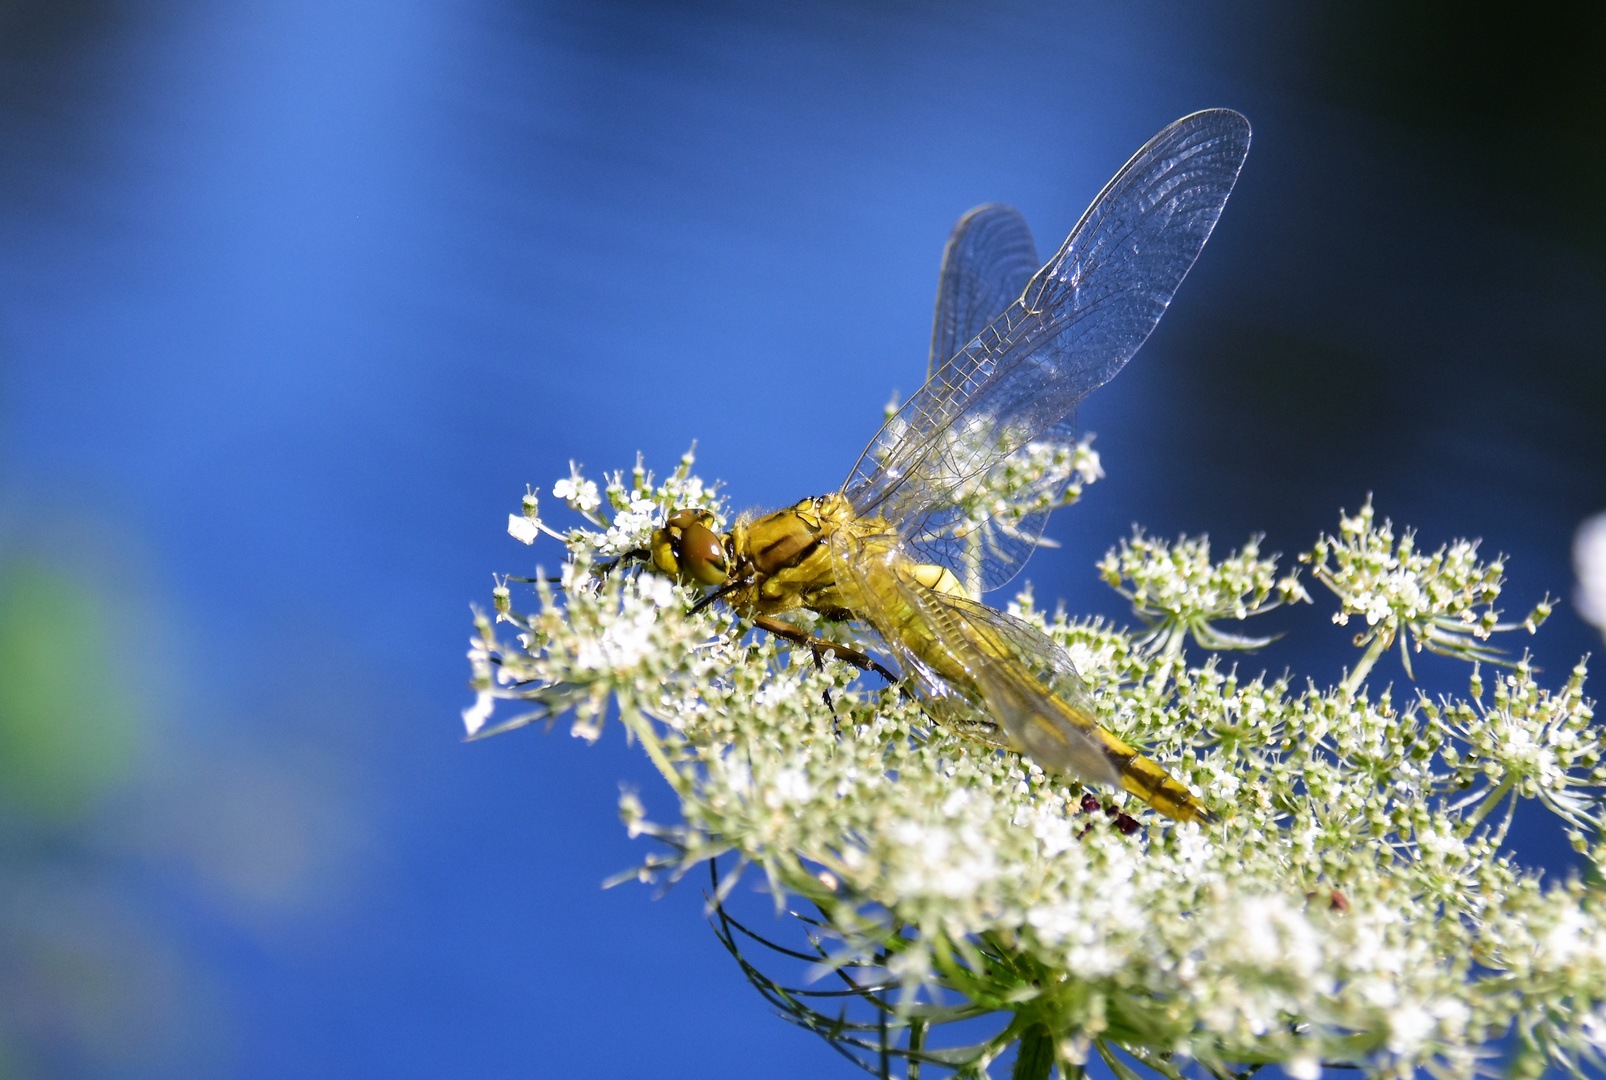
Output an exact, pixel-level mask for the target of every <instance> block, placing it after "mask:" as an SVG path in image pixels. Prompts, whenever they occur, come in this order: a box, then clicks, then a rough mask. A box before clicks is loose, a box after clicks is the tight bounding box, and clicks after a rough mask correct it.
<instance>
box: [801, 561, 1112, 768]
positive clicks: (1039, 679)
mask: <svg viewBox="0 0 1606 1080" xmlns="http://www.w3.org/2000/svg"><path fill="white" fill-rule="evenodd" d="M831 552H832V562H833V569H834V571H835V573H836V578H837V582H838V585H839V587H840V586H841V585H843V584H847V585H848V586H849V591H850V592H851V593H853V594H855V595H854V611H855V614H857V615H858V616H859V617H860V618H861V619H863V620H865V621H866V622H868V623H869V624H870V626H871V627H872V628H873V629H874V630H875V631H876V633H877V634H878V635H879V636H880V637H881V639H882V640H883V641H884V642H885V643H886V645H887V648H888V650H889V651H890V652H891V653H892V654H893V655H894V656H895V657H896V658H897V660H898V663H899V666H900V667H902V669H903V673H904V676H905V679H906V682H907V684H908V685H909V686H910V687H911V688H912V689H913V690H914V691H915V692H916V693H917V694H919V695H920V697H921V698H922V699H923V700H924V701H925V702H926V703H927V705H928V707H929V708H930V709H931V711H932V712H933V713H934V714H935V715H936V716H937V717H938V718H939V719H942V720H945V721H950V722H951V721H952V719H953V718H955V717H959V718H961V719H962V720H963V719H964V718H967V717H969V716H971V715H973V714H972V713H971V710H979V711H980V713H981V716H980V717H979V718H978V719H979V721H980V722H981V723H982V724H986V725H996V726H997V728H998V729H999V730H1000V731H1001V732H1002V734H1003V736H1004V739H1003V740H1001V741H1003V742H1005V743H1007V745H1010V746H1012V747H1013V748H1014V749H1016V750H1020V751H1022V752H1024V753H1027V754H1029V755H1031V757H1032V758H1033V760H1035V761H1036V762H1037V763H1038V764H1040V765H1042V766H1043V767H1044V768H1045V769H1048V770H1051V771H1054V772H1060V773H1065V774H1068V775H1070V776H1073V777H1075V778H1077V779H1080V780H1085V781H1087V782H1089V783H1094V784H1106V785H1111V786H1116V785H1118V784H1119V783H1120V774H1119V772H1118V770H1117V769H1116V767H1115V765H1114V764H1113V763H1112V762H1111V761H1110V759H1109V758H1108V757H1107V756H1106V755H1105V753H1104V750H1103V746H1102V744H1101V742H1100V741H1099V740H1098V738H1097V737H1096V736H1095V735H1094V733H1093V729H1094V728H1096V721H1095V720H1094V718H1093V713H1092V708H1091V703H1090V702H1089V700H1088V698H1087V692H1086V689H1085V687H1084V686H1083V685H1082V682H1081V680H1080V678H1078V677H1077V675H1076V670H1075V668H1074V667H1073V666H1072V665H1071V661H1070V658H1069V657H1068V656H1066V655H1065V652H1064V650H1063V649H1060V648H1059V647H1058V646H1057V645H1055V644H1054V643H1053V642H1052V641H1050V640H1049V639H1048V638H1046V637H1045V636H1043V635H1042V634H1040V633H1038V632H1037V631H1036V630H1034V629H1033V628H1032V627H1030V626H1028V625H1026V624H1025V623H1023V622H1021V621H1020V620H1018V619H1013V618H1011V617H1010V616H1008V615H1005V614H1004V613H1003V612H999V611H994V610H993V609H991V608H989V607H987V606H985V605H983V604H980V603H977V602H975V601H973V600H968V599H966V598H964V597H960V596H955V595H952V594H949V593H940V592H937V591H935V590H933V589H929V588H926V587H924V586H922V585H920V584H918V583H917V582H916V581H915V580H914V579H913V577H912V575H911V571H912V570H913V568H914V565H915V564H914V563H913V562H911V561H910V559H909V556H908V554H907V552H906V551H905V550H904V549H903V548H902V547H901V545H900V544H899V543H898V540H897V538H896V537H894V536H891V535H890V534H889V535H885V536H880V537H869V538H866V537H856V536H852V535H850V534H849V532H848V531H847V530H839V531H838V532H837V533H836V534H835V535H834V536H833V537H832V541H831ZM1056 692H1058V693H1059V694H1060V695H1061V697H1060V700H1059V701H1056V700H1055V694H1056ZM994 741H1000V740H994Z"/></svg>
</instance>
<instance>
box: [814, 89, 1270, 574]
mask: <svg viewBox="0 0 1606 1080" xmlns="http://www.w3.org/2000/svg"><path fill="white" fill-rule="evenodd" d="M1248 150H1249V123H1248V121H1246V120H1245V119H1244V118H1243V117H1242V116H1240V115H1239V114H1237V113H1235V112H1232V111H1231V110H1228V109H1212V110H1209V111H1206V112H1200V113H1194V114H1193V115H1192V116H1185V117H1183V118H1182V119H1181V120H1178V121H1177V122H1175V123H1174V124H1171V125H1170V126H1168V127H1167V128H1165V129H1164V130H1163V131H1161V132H1160V133H1159V134H1158V135H1156V136H1155V137H1154V138H1153V139H1151V140H1150V141H1149V142H1148V144H1147V145H1145V146H1144V147H1143V149H1141V150H1139V151H1138V152H1137V154H1136V155H1134V156H1133V158H1132V160H1130V161H1128V162H1127V163H1126V164H1125V165H1124V166H1122V168H1121V170H1120V171H1119V172H1118V173H1116V175H1115V178H1114V179H1112V180H1111V181H1110V183H1109V184H1108V185H1107V186H1106V187H1105V189H1104V191H1103V192H1101V193H1100V194H1099V197H1098V198H1097V199H1095V200H1094V201H1093V205H1092V206H1091V207H1089V208H1088V211H1087V213H1086V214H1084V215H1083V216H1082V220H1081V221H1080V222H1079V223H1078V224H1077V226H1076V228H1075V229H1074V230H1072V232H1071V235H1070V236H1069V237H1068V238H1067V239H1066V241H1065V243H1064V245H1063V246H1062V247H1061V248H1060V250H1059V252H1058V253H1057V254H1056V255H1055V256H1054V257H1053V258H1052V259H1050V260H1049V262H1048V264H1047V265H1045V266H1044V267H1043V268H1042V269H1041V270H1039V271H1038V272H1037V273H1036V274H1035V275H1034V276H1033V277H1032V278H1031V280H1030V281H1029V282H1028V284H1027V286H1026V289H1025V291H1024V293H1023V294H1022V296H1021V297H1020V298H1019V299H1018V300H1017V301H1015V302H1014V303H1012V304H1011V305H1010V306H1009V307H1008V308H1007V309H1005V311H1004V312H1003V314H1001V315H999V316H998V317H997V318H996V319H994V320H993V321H992V322H991V323H989V324H988V325H987V326H986V327H984V328H983V329H982V331H981V332H980V333H978V334H977V335H976V336H975V337H974V338H973V339H972V340H971V341H969V342H968V343H967V344H966V345H965V346H964V347H963V348H962V349H960V350H959V351H958V352H957V353H956V354H955V355H954V357H953V358H952V359H951V361H950V362H948V363H945V364H944V365H943V367H942V369H941V370H940V371H938V372H937V374H936V375H935V376H933V377H932V378H931V379H929V380H927V382H926V384H925V385H924V386H923V387H921V389H920V390H919V391H918V392H917V393H916V394H915V395H914V396H913V397H911V398H910V399H909V400H908V401H907V402H905V403H904V405H903V407H902V408H901V409H899V410H898V412H897V413H895V414H894V415H893V416H892V417H891V418H890V419H889V420H888V421H887V423H886V425H885V426H884V427H883V428H882V430H881V433H880V434H879V435H878V436H877V437H876V438H875V439H874V440H872V441H871V443H870V445H869V447H867V448H866V450H865V452H864V454H863V455H862V456H861V457H860V459H859V462H858V464H857V465H856V466H855V468H854V470H853V472H852V473H851V474H850V475H849V477H848V481H847V483H846V484H845V485H844V486H843V491H844V492H845V493H846V495H847V496H848V498H849V499H850V501H851V502H852V505H853V507H854V509H855V510H856V511H857V512H858V513H859V514H860V515H862V516H865V517H872V516H873V517H880V518H883V519H884V520H886V521H888V522H890V523H891V524H892V525H893V526H894V527H895V528H896V529H898V530H899V532H900V534H901V535H902V536H903V537H904V539H905V541H906V543H907V544H908V545H909V547H910V549H911V550H912V551H913V553H914V555H915V557H916V558H918V559H919V560H921V561H928V562H933V563H937V564H939V565H943V566H948V567H951V568H953V569H955V570H956V571H957V572H958V573H959V574H960V576H961V578H962V579H964V580H967V581H972V582H976V583H978V584H979V585H980V588H981V589H983V590H986V589H992V588H997V587H998V586H999V585H1001V584H1003V583H1004V582H1006V581H1008V580H1009V579H1010V578H1011V577H1013V576H1014V574H1015V573H1016V572H1017V571H1018V570H1019V568H1020V566H1021V564H1022V563H1024V562H1025V559H1026V557H1027V556H1028V555H1030V553H1031V551H1032V549H1033V547H1034V546H1035V544H1036V542H1037V539H1038V537H1039V536H1040V535H1041V529H1042V522H1043V521H1044V520H1046V516H1047V514H1046V512H1043V513H1027V514H1022V515H1017V517H1018V520H1017V521H1014V522H1006V525H1008V526H1009V527H1007V528H1002V529H995V528H990V527H989V526H988V522H989V521H990V519H991V518H992V517H993V516H994V505H993V503H992V500H990V499H989V498H988V497H987V496H986V494H985V493H986V491H987V490H988V489H989V488H990V487H992V480H994V479H996V476H990V475H989V474H992V472H993V470H995V469H1006V470H1007V469H1009V468H1010V467H1012V466H1014V465H1018V464H1019V463H1020V462H1022V461H1023V460H1024V459H1025V458H1027V457H1029V456H1030V455H1031V454H1032V452H1033V444H1034V443H1035V442H1038V441H1044V442H1053V441H1055V440H1060V439H1063V436H1064V431H1065V428H1064V426H1063V425H1064V422H1065V421H1066V418H1067V417H1069V416H1070V414H1071V412H1072V410H1073V409H1075V407H1076V405H1077V403H1078V402H1079V401H1081V400H1082V399H1083V398H1084V397H1086V396H1087V395H1088V394H1089V393H1091V392H1092V391H1093V390H1095V389H1097V388H1098V387H1099V386H1102V385H1103V384H1104V383H1106V382H1108V381H1109V379H1110V378H1111V377H1112V376H1114V375H1115V373H1116V372H1117V371H1119V370H1120V369H1121V368H1122V366H1124V365H1125V364H1126V362H1127V361H1128V360H1129V359H1131V358H1132V355H1133V354H1134V353H1135V352H1137V350H1138V347H1139V346H1141V345H1142V344H1143V342H1144V341H1145V340H1146V339H1147V338H1148V336H1149V334H1150V332H1151V331H1152V330H1153V329H1154V327H1155V324H1156V323H1157V322H1159V320H1160V316H1161V315H1162V314H1164V312H1165V309H1166V306H1167V305H1168V304H1169V303H1170V302H1171V297H1172V296H1173V295H1175V293H1176V290H1177V287H1178V286H1179V285H1180V284H1181V283H1182V279H1183V277H1184V276H1186V275H1187V272H1188V270H1189V269H1190V268H1191V267H1192V266H1193V263H1194V260H1195V259H1197V258H1198V256H1199V252H1200V250H1201V249H1202V248H1203V247H1204V243H1205V241H1206V240H1207V239H1209V236H1210V232H1211V230H1212V229H1213V228H1214V227H1215V224H1216V221H1217V219H1219V218H1220V216H1221V210H1222V208H1223V207H1224V206H1225V205H1226V201H1227V196H1228V195H1229V194H1231V192H1232V186H1233V183H1234V181H1236V179H1237V177H1238V170H1239V169H1240V168H1241V167H1242V165H1243V161H1244V156H1245V155H1246V154H1247V153H1248ZM1066 482H1068V478H1067V480H1066ZM1027 494H1028V495H1029V496H1034V497H1035V496H1040V495H1042V494H1043V492H1041V491H1031V490H1029V491H1028V492H1027ZM967 562H968V565H967Z"/></svg>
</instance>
